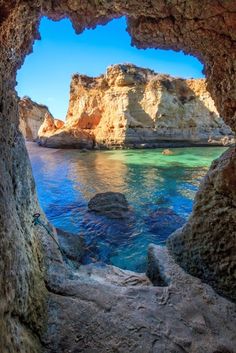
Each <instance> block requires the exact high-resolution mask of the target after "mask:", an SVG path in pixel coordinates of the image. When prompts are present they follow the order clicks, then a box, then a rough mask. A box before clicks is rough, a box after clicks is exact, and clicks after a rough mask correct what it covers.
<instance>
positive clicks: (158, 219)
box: [146, 207, 185, 236]
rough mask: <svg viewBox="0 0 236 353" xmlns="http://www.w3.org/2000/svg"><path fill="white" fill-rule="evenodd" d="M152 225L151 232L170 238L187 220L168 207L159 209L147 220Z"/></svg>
mask: <svg viewBox="0 0 236 353" xmlns="http://www.w3.org/2000/svg"><path fill="white" fill-rule="evenodd" d="M146 222H147V224H149V225H150V232H152V233H154V234H158V235H162V236H168V235H170V234H171V233H173V232H174V231H175V230H176V229H178V228H180V227H182V226H183V225H184V223H185V219H184V218H182V217H180V216H179V215H178V214H177V213H176V212H175V211H173V210H172V209H171V208H168V207H162V208H159V209H158V210H157V211H155V212H153V213H151V214H150V216H149V217H148V218H147V219H146Z"/></svg>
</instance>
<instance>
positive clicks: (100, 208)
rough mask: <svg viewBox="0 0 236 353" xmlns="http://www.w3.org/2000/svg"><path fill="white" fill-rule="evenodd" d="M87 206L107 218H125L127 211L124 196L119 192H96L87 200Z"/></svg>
mask: <svg viewBox="0 0 236 353" xmlns="http://www.w3.org/2000/svg"><path fill="white" fill-rule="evenodd" d="M88 208H89V210H90V211H94V212H96V213H98V214H101V215H104V216H107V217H109V218H126V217H127V213H128V211H129V207H128V202H127V200H126V197H125V196H124V195H123V194H121V193H120V192H104V193H100V194H96V195H95V196H94V197H93V198H92V199H91V200H90V201H89V203H88Z"/></svg>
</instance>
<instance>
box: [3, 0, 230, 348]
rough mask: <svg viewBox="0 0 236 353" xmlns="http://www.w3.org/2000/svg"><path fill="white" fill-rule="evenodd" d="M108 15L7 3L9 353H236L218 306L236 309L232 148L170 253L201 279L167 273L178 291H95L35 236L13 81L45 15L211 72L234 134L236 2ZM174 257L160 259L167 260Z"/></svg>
mask: <svg viewBox="0 0 236 353" xmlns="http://www.w3.org/2000/svg"><path fill="white" fill-rule="evenodd" d="M111 4H112V5H114V7H112V8H111V7H110V6H111ZM107 6H108V2H103V1H102V2H100V1H99V2H97V1H96V3H95V2H89V3H88V2H84V1H81V2H79V3H78V2H76V1H63V0H61V1H60V0H59V1H56V2H47V1H43V0H42V1H40V2H37V3H33V2H31V3H30V4H29V2H28V1H25V0H21V1H17V2H16V1H10V2H0V10H1V11H0V39H1V43H4V45H1V46H0V51H1V71H0V75H1V84H0V93H1V95H0V96H1V104H0V106H1V112H0V114H1V119H0V126H1V135H0V137H1V157H2V158H1V160H0V170H1V176H2V178H1V180H0V198H1V202H0V216H1V218H0V222H1V228H0V232H1V237H0V241H1V247H0V252H1V262H0V266H1V268H0V273H1V277H0V284H1V285H0V294H1V306H0V310H1V316H0V330H1V335H0V344H1V348H2V350H3V351H12V352H16V351H18V352H24V353H25V352H31V353H32V352H35V353H36V352H37V353H38V352H42V351H46V352H50V353H52V352H57V353H60V352H63V351H65V349H67V350H68V351H70V350H71V351H81V352H91V351H94V352H104V351H107V350H108V351H109V350H110V351H112V350H113V351H120V352H129V351H130V352H137V353H139V352H143V351H153V352H155V351H170V352H172V351H173V352H178V353H179V352H182V351H189V352H195V351H197V350H201V351H205V352H211V351H212V352H214V351H220V352H233V351H234V349H235V305H234V304H233V303H232V302H230V301H228V300H226V299H224V298H222V297H221V296H220V295H224V296H226V297H227V298H229V299H230V300H232V301H235V299H236V298H235V279H234V275H235V217H234V215H235V200H236V196H235V190H236V187H235V174H236V164H235V160H236V159H235V148H231V149H230V150H229V151H227V152H226V153H225V154H224V155H223V156H222V157H221V158H220V159H218V160H217V161H216V162H214V164H213V165H212V167H211V168H210V171H209V172H208V174H207V177H206V178H205V181H204V183H203V184H202V186H201V189H200V190H199V193H198V195H197V197H196V207H195V208H194V210H193V213H192V216H191V219H190V220H189V221H188V223H187V224H186V225H185V226H184V227H183V228H182V229H181V231H179V232H178V234H176V235H175V237H174V238H173V239H171V241H170V242H169V244H168V249H169V250H168V251H169V253H170V254H171V256H173V257H174V258H175V260H176V261H177V262H178V264H180V265H181V266H182V267H183V268H184V269H185V270H187V271H188V273H190V274H193V275H194V276H195V277H192V276H189V275H187V274H186V273H185V272H184V271H183V270H182V269H181V268H180V267H178V266H177V265H176V263H175V265H173V266H174V267H172V268H171V270H170V271H169V274H170V275H171V276H174V274H175V273H176V272H175V270H176V269H177V268H178V271H177V275H176V277H175V281H174V285H173V286H171V288H170V287H169V286H167V287H164V288H163V289H162V288H160V287H155V288H154V287H148V288H140V287H139V286H138V287H136V288H134V287H132V288H130V287H129V286H127V288H123V287H122V288H121V286H114V283H113V284H112V285H108V283H107V282H106V281H105V282H104V281H103V282H101V283H94V278H89V281H88V282H86V283H85V281H84V280H85V278H83V281H81V278H78V277H77V276H76V275H74V274H71V273H68V272H67V269H65V267H64V266H63V262H62V261H61V258H60V256H59V255H58V253H57V251H56V249H55V248H53V247H52V244H50V242H47V240H45V238H44V235H43V234H42V233H41V232H40V230H38V229H37V230H36V229H35V228H34V227H33V225H32V214H33V212H36V211H38V209H39V205H38V203H37V197H36V194H35V186H34V182H33V179H32V173H31V168H30V165H29V161H28V156H27V153H26V150H25V146H24V143H23V140H22V137H21V135H20V134H19V131H18V108H17V103H18V102H17V99H16V95H15V91H14V88H15V83H16V81H15V73H16V69H17V68H18V67H19V66H20V65H21V63H22V61H23V59H24V57H25V55H26V54H27V53H29V51H30V50H31V48H32V43H33V40H34V39H35V38H36V37H37V35H38V34H37V26H38V21H39V17H40V16H41V15H47V16H49V17H51V18H54V19H56V20H58V19H60V18H62V17H63V16H66V17H69V18H70V19H71V20H72V22H73V24H74V26H75V28H76V30H77V32H78V33H79V32H80V31H81V30H82V29H84V28H85V27H93V26H95V25H96V24H99V23H105V22H106V21H108V20H109V19H111V18H115V17H118V16H120V15H126V16H127V17H128V18H129V19H128V30H129V33H130V34H131V36H132V38H133V43H134V44H135V45H137V46H138V47H150V46H151V47H161V48H173V49H175V50H181V49H183V50H185V51H186V52H188V53H189V54H192V55H195V56H196V57H198V58H199V59H201V61H202V62H204V65H205V73H206V77H207V82H208V88H209V91H210V92H211V94H212V97H213V99H214V101H215V103H216V106H217V109H218V111H219V113H220V115H221V116H223V118H224V120H225V122H226V123H227V124H229V125H230V127H231V128H232V130H233V131H234V130H235V107H236V102H235V82H236V80H235V69H234V58H235V47H234V38H235V29H234V25H233V23H235V22H234V18H235V17H234V16H235V11H236V9H235V2H233V1H212V2H208V1H204V2H203V4H202V6H201V8H200V7H199V3H198V2H191V3H190V2H184V1H183V2H181V3H179V2H178V4H177V3H176V2H172V1H170V2H169V1H168V2H166V1H161V0H160V1H156V2H155V3H154V2H152V3H150V2H149V1H144V2H143V6H142V7H140V4H137V3H135V2H125V3H123V2H120V1H112V2H110V1H109V6H108V7H107ZM216 43H217V46H216ZM4 48H6V49H7V50H5V49H4ZM12 59H14V60H12ZM42 245H44V247H43V250H42ZM168 251H167V249H165V251H164V252H161V253H160V252H159V253H158V252H157V253H156V254H155V256H156V257H159V258H161V256H164V257H165V256H168V255H167V252H168ZM44 261H45V262H46V265H45V266H44ZM170 261H173V258H172V260H170ZM48 264H49V266H48ZM45 267H46V270H45ZM90 275H91V274H90ZM90 275H89V276H90ZM90 277H91V276H90ZM196 277H197V278H196ZM86 278H87V277H86ZM198 278H200V279H201V280H202V281H203V282H206V283H208V284H210V285H211V286H212V287H213V288H214V289H216V290H217V292H218V293H220V295H218V294H217V293H216V292H215V291H214V290H213V289H212V288H211V287H210V286H208V285H204V283H202V282H201V281H200V280H198ZM212 313H213V315H212ZM117 328H118V329H117ZM45 331H46V332H45ZM176 332H177V333H178V335H176V334H175V333H176ZM91 333H92V335H91ZM202 333H204V336H203V334H202ZM91 336H92V337H91ZM203 337H204V339H203Z"/></svg>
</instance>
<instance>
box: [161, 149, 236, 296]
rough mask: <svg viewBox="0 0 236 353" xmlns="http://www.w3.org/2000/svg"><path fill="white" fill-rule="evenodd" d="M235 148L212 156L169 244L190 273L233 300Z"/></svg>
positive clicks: (235, 291) (235, 267) (235, 288)
mask: <svg viewBox="0 0 236 353" xmlns="http://www.w3.org/2000/svg"><path fill="white" fill-rule="evenodd" d="M235 175H236V150H235V147H232V148H231V149H228V150H227V151H226V152H225V153H224V154H223V155H222V156H221V157H220V158H219V159H217V160H215V161H214V162H213V163H212V165H211V167H210V170H209V172H208V173H207V175H206V177H205V178H204V179H203V181H202V183H201V185H200V189H199V191H198V192H197V194H196V197H195V201H194V208H193V212H192V215H191V216H190V218H189V221H188V222H187V223H186V225H185V226H184V227H183V228H181V229H179V230H177V231H176V232H175V233H174V234H173V235H172V236H171V237H170V238H169V239H168V240H167V244H168V247H169V249H170V251H171V253H172V254H173V256H174V257H175V259H176V261H177V262H178V263H179V264H181V266H183V267H184V268H185V269H186V270H187V271H188V272H189V273H191V274H193V275H194V276H197V277H200V278H202V280H203V281H205V282H207V283H210V284H211V285H212V286H213V287H214V288H215V289H216V290H217V291H218V292H219V293H221V294H223V295H225V296H227V297H228V298H230V299H231V300H234V301H236V282H235V274H236V255H235V254H236V242H235V238H236V178H235Z"/></svg>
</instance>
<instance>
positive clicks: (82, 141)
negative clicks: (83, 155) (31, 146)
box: [38, 128, 94, 149]
mask: <svg viewBox="0 0 236 353" xmlns="http://www.w3.org/2000/svg"><path fill="white" fill-rule="evenodd" d="M38 143H39V145H40V146H43V147H49V148H78V149H92V148H93V145H94V140H93V136H92V135H91V134H89V133H87V132H86V131H83V130H80V129H73V128H69V129H64V128H62V129H58V130H56V131H55V130H52V132H50V131H49V132H44V133H42V134H40V135H39V138H38Z"/></svg>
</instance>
